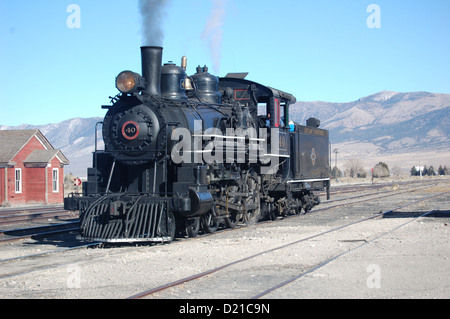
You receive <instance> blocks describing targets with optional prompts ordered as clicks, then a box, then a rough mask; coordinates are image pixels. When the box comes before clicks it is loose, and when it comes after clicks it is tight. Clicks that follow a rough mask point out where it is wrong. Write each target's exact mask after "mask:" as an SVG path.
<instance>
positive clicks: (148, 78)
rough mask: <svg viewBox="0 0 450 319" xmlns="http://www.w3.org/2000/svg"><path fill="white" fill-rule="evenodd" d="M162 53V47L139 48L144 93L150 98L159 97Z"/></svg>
mask: <svg viewBox="0 0 450 319" xmlns="http://www.w3.org/2000/svg"><path fill="white" fill-rule="evenodd" d="M162 51H163V48H162V47H141V58H142V76H143V77H144V79H145V89H144V92H145V93H147V94H148V95H151V96H161V64H162Z"/></svg>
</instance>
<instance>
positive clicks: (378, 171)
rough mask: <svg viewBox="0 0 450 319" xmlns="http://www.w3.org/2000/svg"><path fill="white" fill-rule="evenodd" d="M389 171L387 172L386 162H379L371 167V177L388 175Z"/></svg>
mask: <svg viewBox="0 0 450 319" xmlns="http://www.w3.org/2000/svg"><path fill="white" fill-rule="evenodd" d="M390 175H391V173H390V172H389V166H388V165H387V164H386V163H383V162H379V163H378V164H377V165H375V167H374V168H373V177H375V178H377V177H388V176H390Z"/></svg>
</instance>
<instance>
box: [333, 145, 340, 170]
mask: <svg viewBox="0 0 450 319" xmlns="http://www.w3.org/2000/svg"><path fill="white" fill-rule="evenodd" d="M333 152H334V154H335V156H334V167H336V168H337V155H338V153H339V149H338V148H335V149H334V151H333Z"/></svg>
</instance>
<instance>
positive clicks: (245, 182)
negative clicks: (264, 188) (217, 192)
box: [225, 171, 261, 228]
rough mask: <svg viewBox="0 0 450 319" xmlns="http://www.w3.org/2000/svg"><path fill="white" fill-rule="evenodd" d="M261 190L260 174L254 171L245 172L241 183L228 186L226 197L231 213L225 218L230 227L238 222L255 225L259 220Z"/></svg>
mask: <svg viewBox="0 0 450 319" xmlns="http://www.w3.org/2000/svg"><path fill="white" fill-rule="evenodd" d="M260 191H261V184H260V182H259V178H258V175H257V174H256V173H255V172H253V171H249V172H247V173H246V174H243V178H242V180H241V183H236V184H233V185H231V186H228V188H227V196H226V197H227V206H228V207H227V210H228V214H229V215H228V216H227V217H226V218H225V222H226V224H227V226H228V227H230V228H234V227H236V226H237V225H238V223H245V224H247V225H253V224H255V223H256V222H257V221H258V220H259V218H260V215H261V209H260Z"/></svg>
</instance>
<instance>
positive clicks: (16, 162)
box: [0, 130, 69, 205]
mask: <svg viewBox="0 0 450 319" xmlns="http://www.w3.org/2000/svg"><path fill="white" fill-rule="evenodd" d="M67 164H69V160H68V159H67V158H66V157H65V156H64V154H63V153H62V152H61V151H60V150H57V149H54V148H53V146H52V145H51V144H50V143H49V141H48V140H47V139H46V138H45V136H44V135H43V134H42V133H41V132H40V131H39V130H4V131H1V130H0V205H5V204H10V205H17V204H38V203H42V204H59V203H61V204H62V203H63V201H64V165H67Z"/></svg>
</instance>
